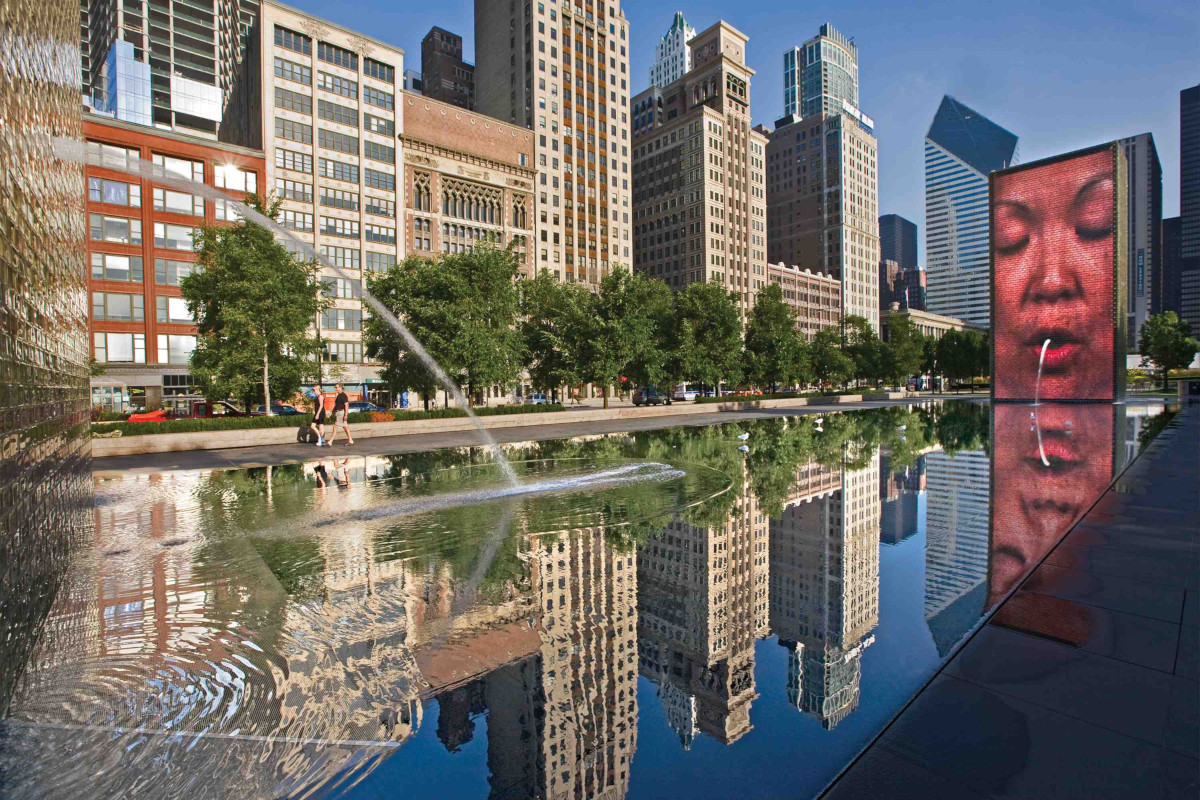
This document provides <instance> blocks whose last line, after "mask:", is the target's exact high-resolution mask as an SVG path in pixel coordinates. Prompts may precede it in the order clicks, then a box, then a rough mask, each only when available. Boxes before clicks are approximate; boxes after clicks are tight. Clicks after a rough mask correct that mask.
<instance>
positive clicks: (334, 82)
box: [317, 72, 358, 100]
mask: <svg viewBox="0 0 1200 800" xmlns="http://www.w3.org/2000/svg"><path fill="white" fill-rule="evenodd" d="M317 88H318V89H324V90H325V91H327V92H333V93H334V94H340V95H341V96H342V97H349V98H350V99H351V100H357V99H358V81H352V80H350V79H349V78H342V77H340V76H338V75H330V74H329V73H328V72H318V73H317Z"/></svg>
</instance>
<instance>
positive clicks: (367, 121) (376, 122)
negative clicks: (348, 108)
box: [363, 112, 396, 136]
mask: <svg viewBox="0 0 1200 800" xmlns="http://www.w3.org/2000/svg"><path fill="white" fill-rule="evenodd" d="M363 127H364V128H366V129H367V130H369V131H370V132H371V133H378V134H379V135H381V136H395V135H396V123H395V122H393V121H392V120H390V119H384V118H383V117H377V116H375V115H373V114H367V113H365V112H364V113H363Z"/></svg>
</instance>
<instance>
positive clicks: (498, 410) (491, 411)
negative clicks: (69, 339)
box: [97, 404, 566, 436]
mask: <svg viewBox="0 0 1200 800" xmlns="http://www.w3.org/2000/svg"><path fill="white" fill-rule="evenodd" d="M473 410H474V412H475V413H476V415H478V416H481V417H493V416H500V415H504V414H535V413H536V414H540V413H543V412H553V411H565V410H566V409H564V408H563V406H562V405H559V404H552V405H544V406H528V405H522V406H481V407H480V408H476V409H473ZM466 415H467V414H466V412H465V411H463V410H462V409H461V408H435V409H433V410H431V411H417V410H409V409H398V410H395V411H390V412H385V413H382V414H381V413H380V412H371V411H367V412H363V413H359V414H351V415H350V416H349V417H348V418H347V420H348V422H349V423H350V424H351V425H371V424H374V423H375V422H393V421H394V422H410V421H413V420H421V419H451V418H454V417H465V416H466ZM311 421H312V417H310V416H309V415H307V414H299V415H297V414H292V415H290V416H286V417H213V418H210V419H175V420H168V421H166V422H114V423H112V424H109V425H104V426H102V430H101V429H99V428H98V429H97V433H100V432H103V433H106V434H111V433H112V432H113V431H117V430H119V431H121V435H122V436H152V435H155V434H160V433H205V432H208V431H241V430H258V429H261V428H299V427H301V426H302V425H308V423H309V422H311ZM326 428H327V429H330V430H331V429H332V425H330V424H329V423H326Z"/></svg>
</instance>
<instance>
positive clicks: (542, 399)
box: [525, 392, 550, 406]
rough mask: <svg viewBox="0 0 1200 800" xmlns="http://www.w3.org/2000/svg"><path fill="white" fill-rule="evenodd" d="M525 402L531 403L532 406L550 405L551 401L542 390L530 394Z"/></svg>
mask: <svg viewBox="0 0 1200 800" xmlns="http://www.w3.org/2000/svg"><path fill="white" fill-rule="evenodd" d="M525 403H526V405H531V406H547V405H550V401H549V400H548V399H546V395H544V394H542V393H541V392H538V393H537V394H531V395H529V397H528V398H526V400H525Z"/></svg>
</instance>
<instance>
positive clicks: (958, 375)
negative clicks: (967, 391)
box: [937, 330, 988, 392]
mask: <svg viewBox="0 0 1200 800" xmlns="http://www.w3.org/2000/svg"><path fill="white" fill-rule="evenodd" d="M987 360H988V359H987V340H986V339H984V337H983V336H982V335H981V334H980V333H979V332H978V331H971V330H964V331H946V333H945V335H943V336H942V338H941V339H940V340H939V341H938V345H937V364H938V370H939V371H940V372H941V373H942V374H943V375H945V376H946V377H948V378H950V379H951V380H952V381H953V380H959V381H963V380H971V379H972V378H973V377H974V376H975V375H978V374H980V373H981V372H984V373H986V372H987ZM971 391H972V392H974V391H975V383H974V381H973V380H972V382H971Z"/></svg>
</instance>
